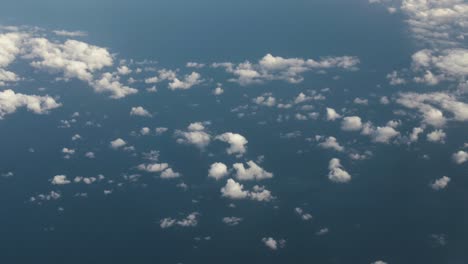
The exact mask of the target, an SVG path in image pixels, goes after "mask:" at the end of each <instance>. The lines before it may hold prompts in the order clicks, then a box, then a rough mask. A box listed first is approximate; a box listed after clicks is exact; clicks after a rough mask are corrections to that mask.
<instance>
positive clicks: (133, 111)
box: [130, 106, 151, 117]
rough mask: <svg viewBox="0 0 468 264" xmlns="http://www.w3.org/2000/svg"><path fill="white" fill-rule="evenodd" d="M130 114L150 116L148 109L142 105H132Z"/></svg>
mask: <svg viewBox="0 0 468 264" xmlns="http://www.w3.org/2000/svg"><path fill="white" fill-rule="evenodd" d="M130 115H132V116H143V117H151V113H150V112H148V110H146V109H144V108H143V107H142V106H136V107H132V109H131V110H130Z"/></svg>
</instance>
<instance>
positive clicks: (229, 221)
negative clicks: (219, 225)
mask: <svg viewBox="0 0 468 264" xmlns="http://www.w3.org/2000/svg"><path fill="white" fill-rule="evenodd" d="M242 221H243V219H242V218H240V217H235V216H229V217H223V223H225V224H226V225H228V226H236V225H238V224H240V222H242Z"/></svg>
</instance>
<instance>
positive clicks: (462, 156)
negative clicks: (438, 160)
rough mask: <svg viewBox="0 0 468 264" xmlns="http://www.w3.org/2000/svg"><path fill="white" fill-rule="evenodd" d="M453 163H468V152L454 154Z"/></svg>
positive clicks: (461, 151)
mask: <svg viewBox="0 0 468 264" xmlns="http://www.w3.org/2000/svg"><path fill="white" fill-rule="evenodd" d="M452 159H453V161H455V163H457V164H462V163H465V162H467V161H468V152H465V151H463V150H460V151H458V152H457V153H454V154H453V155H452Z"/></svg>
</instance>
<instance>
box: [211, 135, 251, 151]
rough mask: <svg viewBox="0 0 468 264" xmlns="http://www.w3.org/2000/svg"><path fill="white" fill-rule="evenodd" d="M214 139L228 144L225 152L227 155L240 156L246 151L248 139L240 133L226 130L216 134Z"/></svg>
mask: <svg viewBox="0 0 468 264" xmlns="http://www.w3.org/2000/svg"><path fill="white" fill-rule="evenodd" d="M216 139H217V140H220V141H223V142H226V143H228V144H229V145H230V146H229V148H227V149H226V152H227V153H228V154H229V155H238V156H242V155H243V154H244V153H245V152H247V147H246V145H247V143H248V141H247V139H246V138H245V137H244V136H242V135H241V134H236V133H231V132H227V133H223V134H221V135H219V136H216Z"/></svg>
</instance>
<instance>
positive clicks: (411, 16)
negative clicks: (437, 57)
mask: <svg viewBox="0 0 468 264" xmlns="http://www.w3.org/2000/svg"><path fill="white" fill-rule="evenodd" d="M400 8H401V10H403V12H404V13H405V14H406V16H407V17H408V19H407V23H408V25H409V27H410V29H411V31H412V33H413V36H414V37H416V38H417V39H420V40H423V41H427V42H431V43H442V44H449V45H450V44H453V43H454V42H458V41H460V40H462V39H463V36H464V35H466V34H467V33H468V25H467V23H466V21H467V19H468V15H467V14H468V4H467V3H466V1H464V0H403V1H402V4H401V7H400Z"/></svg>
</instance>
